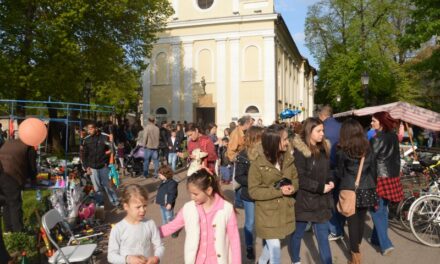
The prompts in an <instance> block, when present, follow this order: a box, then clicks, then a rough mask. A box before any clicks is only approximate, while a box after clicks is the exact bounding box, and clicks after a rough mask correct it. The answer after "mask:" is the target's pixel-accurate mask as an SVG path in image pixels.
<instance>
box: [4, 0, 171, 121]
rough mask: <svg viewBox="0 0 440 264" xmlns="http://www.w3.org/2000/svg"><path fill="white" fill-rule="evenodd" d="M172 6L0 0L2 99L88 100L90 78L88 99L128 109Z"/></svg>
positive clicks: (117, 0)
mask: <svg viewBox="0 0 440 264" xmlns="http://www.w3.org/2000/svg"><path fill="white" fill-rule="evenodd" d="M172 12H173V11H172V8H171V6H170V4H169V1H168V0H113V1H107V0H39V1H35V0H0V97H2V98H16V99H22V100H24V99H33V100H47V98H48V97H49V96H50V97H52V98H53V99H54V100H59V101H69V102H86V98H85V97H84V86H85V85H84V82H85V80H86V79H87V78H89V79H90V80H91V81H92V82H93V86H92V92H91V95H92V97H91V98H90V99H91V100H90V101H91V102H92V103H97V104H108V105H117V104H118V102H119V100H120V99H121V98H124V99H125V102H126V103H125V107H129V106H130V105H133V104H135V101H136V100H137V90H138V89H139V86H140V83H139V79H140V73H141V71H142V70H143V69H145V67H146V65H145V63H144V60H145V58H146V57H148V56H149V54H150V51H151V49H152V44H153V42H154V40H155V38H156V34H157V33H158V32H159V31H161V30H163V29H164V28H165V24H166V22H167V18H168V17H169V16H170V15H171V14H172ZM118 109H119V110H121V111H122V110H123V109H122V108H118ZM17 110H18V111H22V114H24V113H23V112H24V108H20V107H19V108H18V109H17ZM50 115H51V117H56V116H57V111H51V112H50ZM51 125H54V124H51ZM55 129H56V128H55Z"/></svg>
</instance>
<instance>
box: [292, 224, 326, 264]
mask: <svg viewBox="0 0 440 264" xmlns="http://www.w3.org/2000/svg"><path fill="white" fill-rule="evenodd" d="M306 226H307V222H299V221H297V222H296V229H295V232H294V233H293V234H292V235H291V237H290V243H289V248H290V250H289V252H290V254H291V255H290V259H291V261H292V262H294V263H295V262H300V261H301V258H300V254H299V252H300V249H301V240H302V238H303V237H304V231H305V230H306ZM312 228H313V232H314V233H315V237H316V240H317V241H318V249H319V257H320V259H321V263H322V264H331V263H332V253H331V251H330V243H329V241H328V222H325V223H315V222H312Z"/></svg>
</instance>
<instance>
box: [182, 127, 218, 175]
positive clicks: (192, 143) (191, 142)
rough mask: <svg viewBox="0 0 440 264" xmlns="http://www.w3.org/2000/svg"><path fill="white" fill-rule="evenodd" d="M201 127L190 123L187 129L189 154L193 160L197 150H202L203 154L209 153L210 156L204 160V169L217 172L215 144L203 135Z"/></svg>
mask: <svg viewBox="0 0 440 264" xmlns="http://www.w3.org/2000/svg"><path fill="white" fill-rule="evenodd" d="M201 131H202V130H201V129H200V127H199V126H197V125H196V124H194V123H189V124H188V127H187V129H186V135H187V137H188V154H189V157H190V158H191V159H192V158H193V156H192V152H193V150H195V149H197V148H198V149H200V150H201V151H203V152H206V153H208V156H207V157H205V158H204V159H203V165H204V167H206V168H208V169H209V170H210V171H211V172H212V173H214V172H215V162H216V160H217V153H216V152H215V146H214V143H212V140H211V139H210V138H209V137H208V136H206V135H203V134H202V132H201Z"/></svg>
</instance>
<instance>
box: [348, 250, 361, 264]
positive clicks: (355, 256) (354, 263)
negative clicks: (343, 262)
mask: <svg viewBox="0 0 440 264" xmlns="http://www.w3.org/2000/svg"><path fill="white" fill-rule="evenodd" d="M347 263H348V264H361V253H360V252H359V253H355V252H351V260H349V261H348V262H347Z"/></svg>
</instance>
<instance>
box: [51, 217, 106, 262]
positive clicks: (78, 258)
mask: <svg viewBox="0 0 440 264" xmlns="http://www.w3.org/2000/svg"><path fill="white" fill-rule="evenodd" d="M42 224H43V228H44V231H45V232H46V234H47V237H48V238H49V240H50V242H51V243H52V245H53V246H54V247H55V248H56V249H57V251H56V252H55V254H54V255H53V256H52V257H50V258H49V263H67V264H69V263H76V262H86V263H93V258H92V255H93V252H94V251H95V249H96V246H97V245H96V244H85V245H80V244H79V240H78V239H77V238H76V237H75V236H74V235H73V233H72V230H71V229H70V227H69V224H68V223H67V222H66V221H65V220H64V219H63V217H62V216H61V215H60V214H59V213H58V211H57V210H56V209H52V210H50V211H49V212H47V213H45V214H44V215H43V218H42ZM57 224H62V225H63V227H65V228H66V229H67V230H68V231H69V234H70V239H69V242H68V243H67V246H65V247H62V248H60V246H59V245H58V244H57V243H56V240H55V239H54V238H52V236H51V235H50V230H51V229H52V228H54V227H55V226H56V225H57ZM72 241H75V242H76V245H72V246H71V245H70V244H71V242H72Z"/></svg>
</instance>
